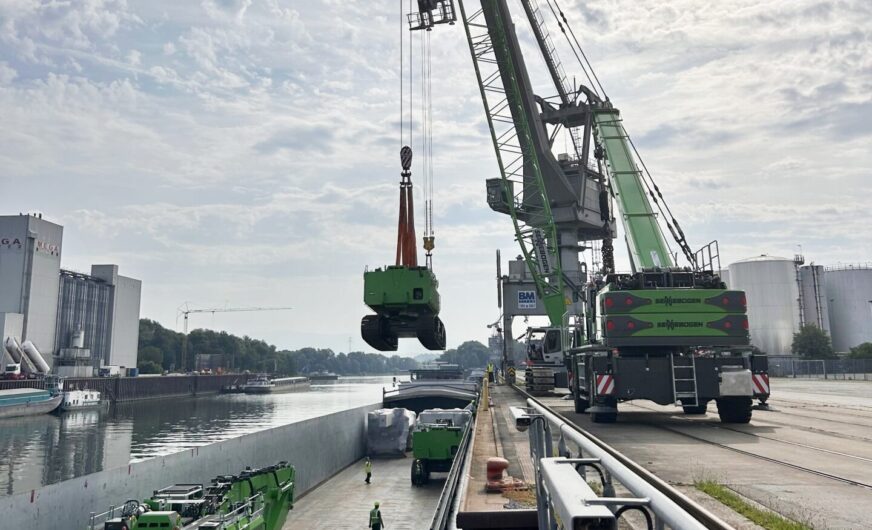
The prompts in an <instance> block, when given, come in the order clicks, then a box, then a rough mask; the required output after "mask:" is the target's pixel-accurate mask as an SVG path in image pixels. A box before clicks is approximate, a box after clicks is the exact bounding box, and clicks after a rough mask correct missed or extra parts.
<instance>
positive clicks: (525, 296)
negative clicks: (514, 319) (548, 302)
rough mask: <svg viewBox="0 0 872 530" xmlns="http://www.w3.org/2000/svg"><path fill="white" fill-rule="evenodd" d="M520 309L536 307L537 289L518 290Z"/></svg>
mask: <svg viewBox="0 0 872 530" xmlns="http://www.w3.org/2000/svg"><path fill="white" fill-rule="evenodd" d="M518 309H536V291H518Z"/></svg>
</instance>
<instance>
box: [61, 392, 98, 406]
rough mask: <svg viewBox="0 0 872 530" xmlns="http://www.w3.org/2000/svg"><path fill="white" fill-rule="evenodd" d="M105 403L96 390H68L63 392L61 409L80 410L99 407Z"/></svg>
mask: <svg viewBox="0 0 872 530" xmlns="http://www.w3.org/2000/svg"><path fill="white" fill-rule="evenodd" d="M102 404H103V401H102V400H101V399H100V392H98V391H96V390H67V391H65V392H64V393H63V400H62V401H61V410H63V411H67V410H79V409H90V408H95V407H99V406H100V405H102Z"/></svg>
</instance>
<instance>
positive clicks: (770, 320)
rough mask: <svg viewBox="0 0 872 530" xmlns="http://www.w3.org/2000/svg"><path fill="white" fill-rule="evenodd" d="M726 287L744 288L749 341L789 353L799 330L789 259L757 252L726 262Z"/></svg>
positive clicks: (768, 349) (796, 291) (772, 351)
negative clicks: (758, 254)
mask: <svg viewBox="0 0 872 530" xmlns="http://www.w3.org/2000/svg"><path fill="white" fill-rule="evenodd" d="M729 280H730V289H738V290H742V291H745V295H746V297H747V300H748V326H749V328H748V329H749V331H750V333H751V344H752V345H754V346H756V347H758V348H760V349H761V350H763V351H764V352H766V353H768V354H769V355H779V354H789V353H790V351H791V345H792V344H793V334H794V333H796V332H797V331H798V330H799V303H798V299H799V286H798V285H797V282H796V268H795V266H794V262H793V260H792V259H786V258H779V257H776V256H767V255H765V254H764V255H761V256H757V257H754V258H748V259H745V260H741V261H737V262H736V263H732V264H730V266H729Z"/></svg>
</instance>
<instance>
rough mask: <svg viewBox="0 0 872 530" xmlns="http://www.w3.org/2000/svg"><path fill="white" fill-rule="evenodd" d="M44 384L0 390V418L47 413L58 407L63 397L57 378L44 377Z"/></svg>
mask: <svg viewBox="0 0 872 530" xmlns="http://www.w3.org/2000/svg"><path fill="white" fill-rule="evenodd" d="M44 386H45V388H44V389H43V388H11V389H7V390H0V418H16V417H19V416H30V415H34V414H47V413H49V412H52V411H53V410H55V409H56V408H58V406H59V405H60V404H61V400H62V399H63V395H62V394H61V392H60V388H59V383H58V379H57V378H56V377H51V376H49V377H46V378H45V385H44Z"/></svg>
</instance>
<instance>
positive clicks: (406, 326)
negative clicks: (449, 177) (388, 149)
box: [360, 146, 445, 351]
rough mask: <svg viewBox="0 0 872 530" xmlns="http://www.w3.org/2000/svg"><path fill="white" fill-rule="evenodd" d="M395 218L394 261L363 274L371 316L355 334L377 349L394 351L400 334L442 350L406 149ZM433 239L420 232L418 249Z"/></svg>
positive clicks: (435, 284)
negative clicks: (421, 250)
mask: <svg viewBox="0 0 872 530" xmlns="http://www.w3.org/2000/svg"><path fill="white" fill-rule="evenodd" d="M400 162H401V164H402V168H403V170H402V172H401V173H400V220H399V225H398V227H397V255H396V264H395V265H392V266H387V267H384V268H377V269H375V270H371V271H370V270H367V271H365V272H364V273H363V301H364V303H365V304H366V305H367V306H369V308H370V309H372V310H373V311H375V313H376V314H374V315H367V316H365V317H363V320H361V322H360V335H361V337H362V338H363V340H365V341H366V343H367V344H369V345H370V346H372V347H373V348H375V349H377V350H379V351H396V349H397V344H398V339H399V338H400V337H404V338H405V337H417V338H418V340H419V341H420V342H421V345H422V346H424V347H425V348H427V349H428V350H444V349H445V326H444V325H443V324H442V320H440V319H439V309H440V299H439V281H438V280H437V279H436V275H435V274H433V270H432V268H431V267H430V266H429V264H430V260H429V259H428V260H427V262H428V266H419V265H418V253H417V249H416V248H415V208H414V201H413V198H412V171H411V167H412V149H411V148H410V147H409V146H404V147H403V148H402V149H401V150H400ZM433 244H434V238H433V236H432V235H430V234H428V235H427V236H425V237H424V249H425V250H426V251H427V252H428V253H429V252H430V251H431V250H432V249H433Z"/></svg>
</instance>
